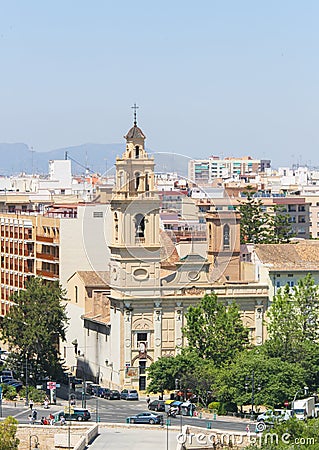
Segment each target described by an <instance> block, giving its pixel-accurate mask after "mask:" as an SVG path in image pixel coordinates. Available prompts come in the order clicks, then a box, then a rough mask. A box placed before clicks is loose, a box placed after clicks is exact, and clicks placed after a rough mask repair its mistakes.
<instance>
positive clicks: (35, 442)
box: [29, 434, 40, 450]
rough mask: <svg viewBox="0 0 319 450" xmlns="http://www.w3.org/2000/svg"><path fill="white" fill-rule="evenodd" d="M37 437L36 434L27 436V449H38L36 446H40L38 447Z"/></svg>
mask: <svg viewBox="0 0 319 450" xmlns="http://www.w3.org/2000/svg"><path fill="white" fill-rule="evenodd" d="M32 438H34V447H32ZM39 445H40V444H39V438H38V436H37V435H36V434H31V435H30V436H29V450H35V449H38V448H40V447H39Z"/></svg>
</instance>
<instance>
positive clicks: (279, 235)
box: [268, 205, 294, 244]
mask: <svg viewBox="0 0 319 450" xmlns="http://www.w3.org/2000/svg"><path fill="white" fill-rule="evenodd" d="M273 210H274V214H273V215H272V216H270V217H269V236H268V241H269V243H270V244H285V243H288V242H290V239H291V238H292V237H293V235H294V234H293V231H292V226H291V221H290V220H291V219H290V216H289V214H287V212H286V209H285V207H284V206H282V205H275V206H274V208H273Z"/></svg>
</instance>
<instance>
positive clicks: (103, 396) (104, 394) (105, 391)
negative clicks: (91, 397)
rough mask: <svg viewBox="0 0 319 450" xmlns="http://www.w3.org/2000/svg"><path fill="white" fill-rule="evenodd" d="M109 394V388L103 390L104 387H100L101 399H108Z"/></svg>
mask: <svg viewBox="0 0 319 450" xmlns="http://www.w3.org/2000/svg"><path fill="white" fill-rule="evenodd" d="M109 393H110V389H109V388H102V387H100V389H99V397H102V398H108V395H109Z"/></svg>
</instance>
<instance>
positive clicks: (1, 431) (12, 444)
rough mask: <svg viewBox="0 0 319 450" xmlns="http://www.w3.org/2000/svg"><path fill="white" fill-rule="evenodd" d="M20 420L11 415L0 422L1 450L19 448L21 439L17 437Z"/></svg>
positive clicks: (15, 449)
mask: <svg viewBox="0 0 319 450" xmlns="http://www.w3.org/2000/svg"><path fill="white" fill-rule="evenodd" d="M17 424H18V421H17V420H16V419H14V418H13V417H11V416H9V417H6V418H5V419H4V421H3V422H0V448H1V450H17V449H18V446H19V443H20V441H19V439H18V438H17V437H16V433H17Z"/></svg>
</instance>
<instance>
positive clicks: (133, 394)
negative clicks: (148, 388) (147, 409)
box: [121, 389, 138, 400]
mask: <svg viewBox="0 0 319 450" xmlns="http://www.w3.org/2000/svg"><path fill="white" fill-rule="evenodd" d="M121 399H122V400H138V392H137V391H136V390H135V389H123V391H122V392H121Z"/></svg>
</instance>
